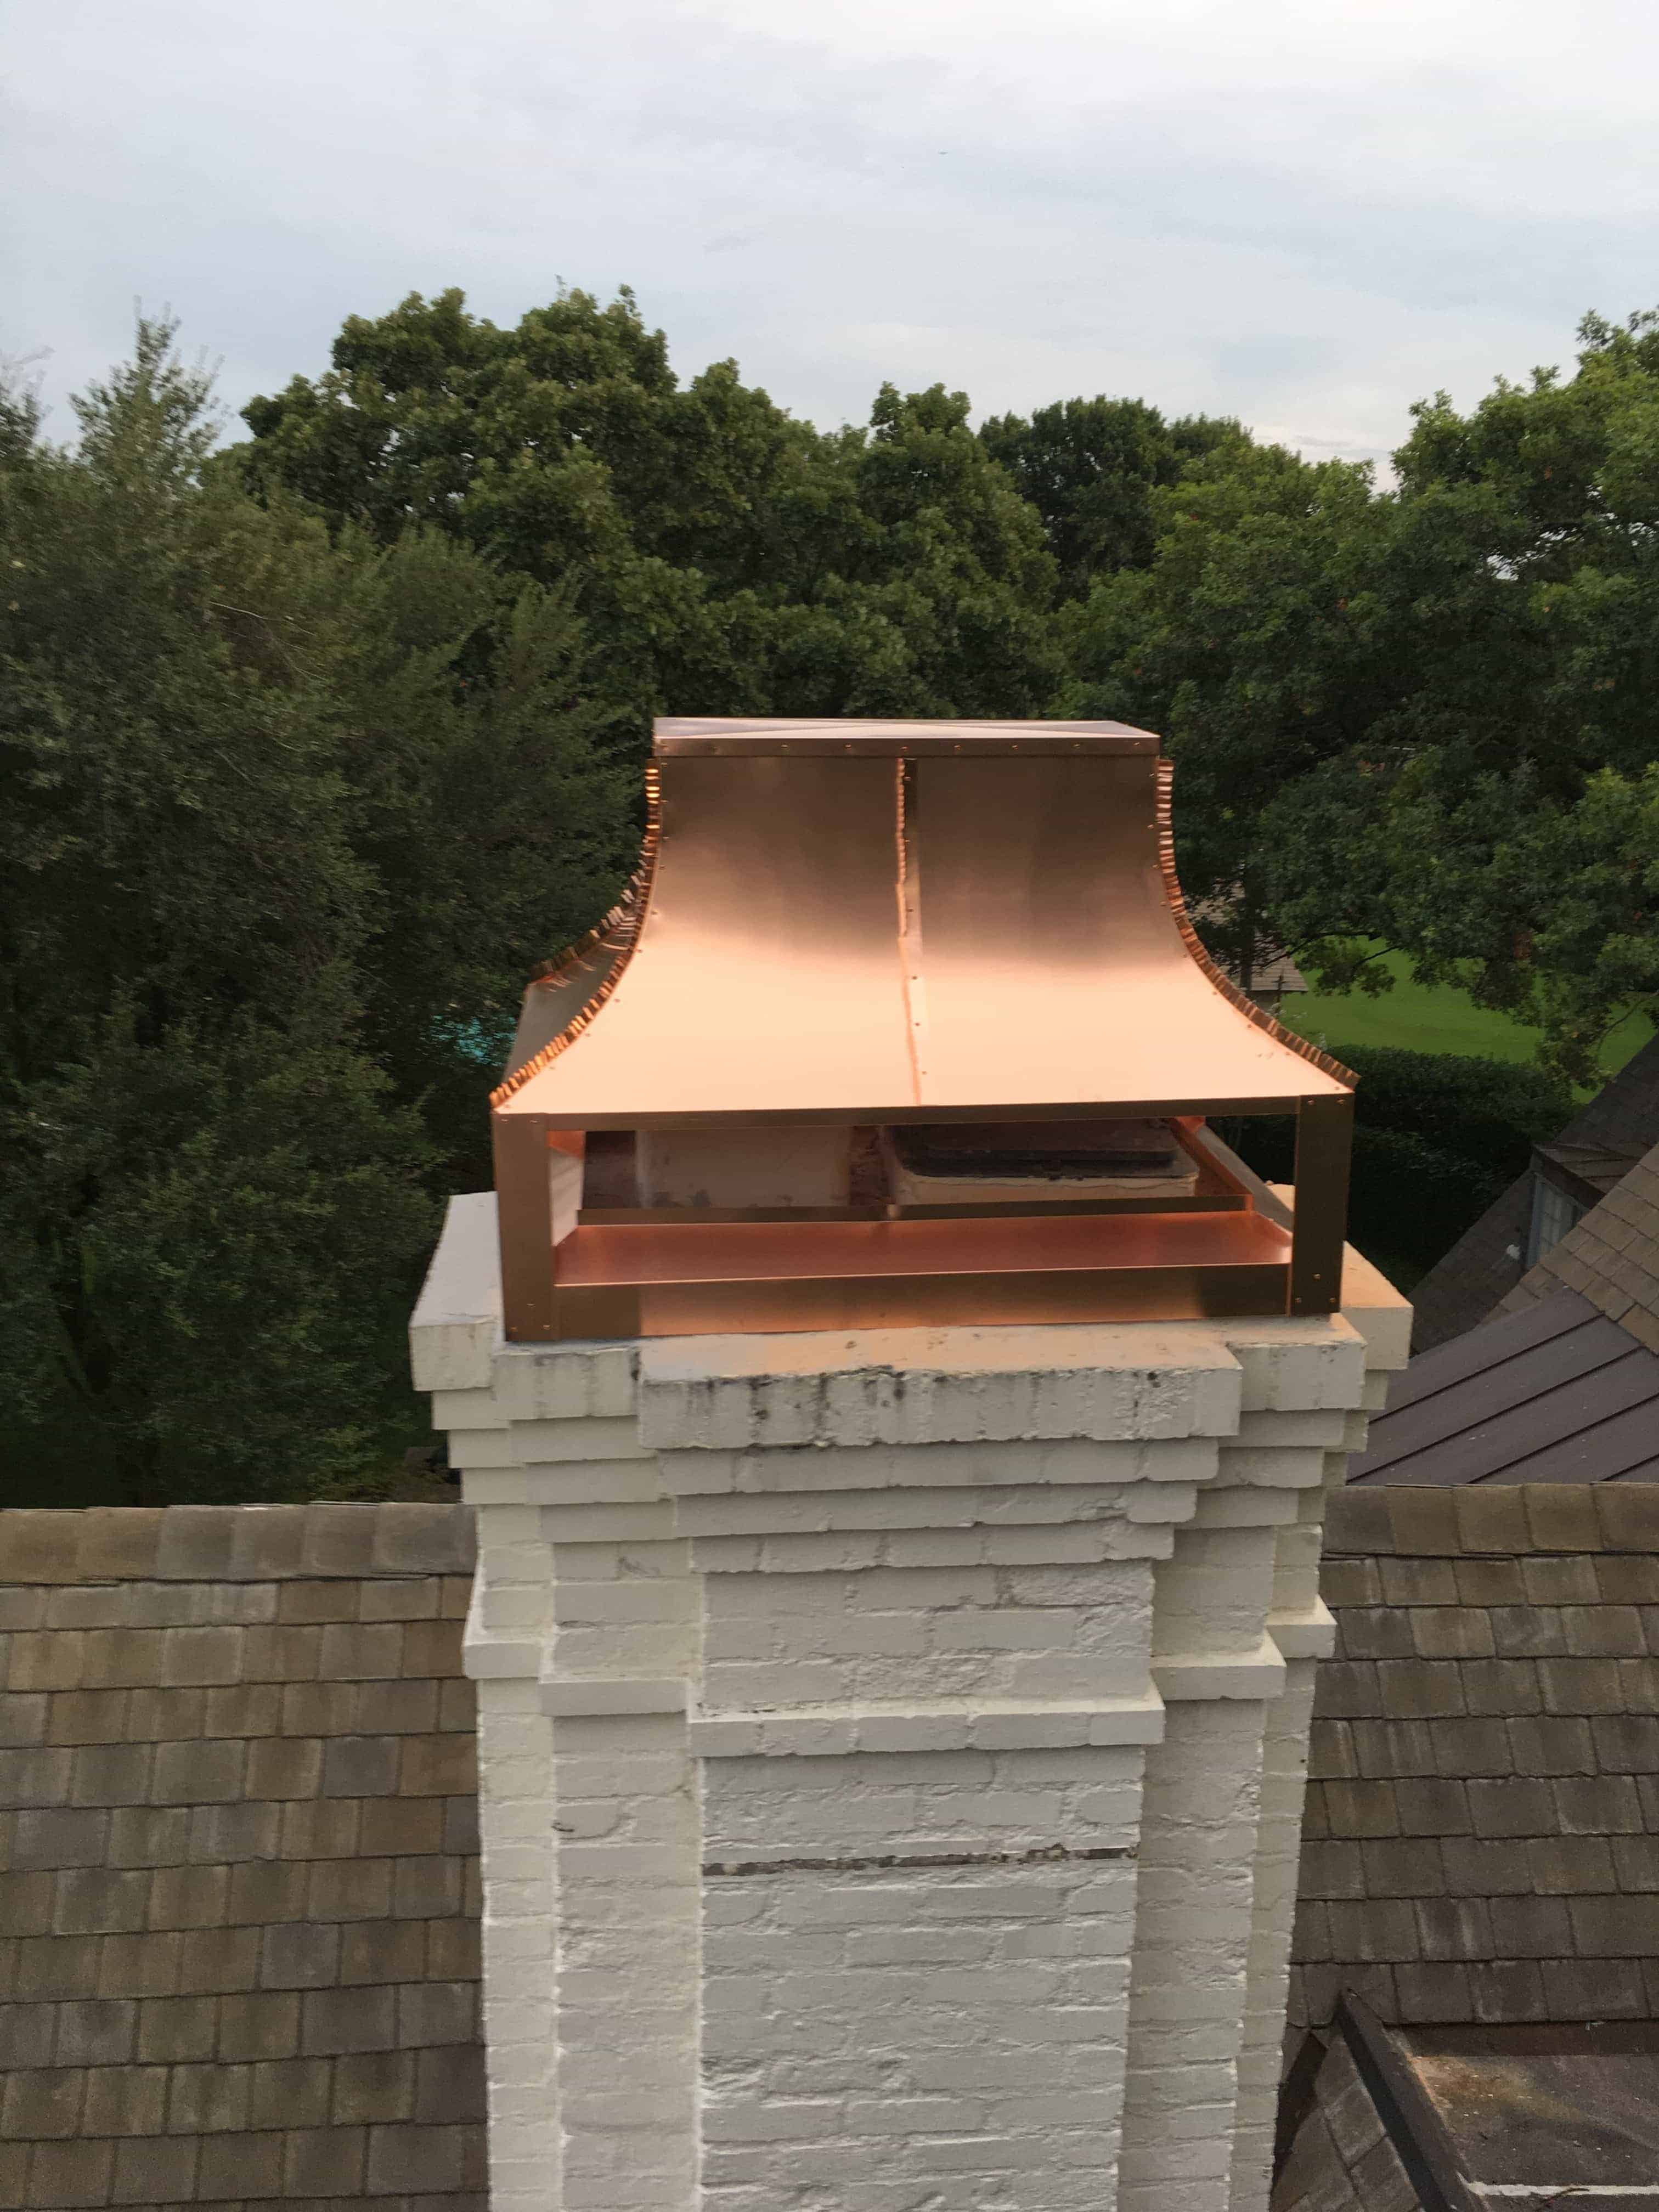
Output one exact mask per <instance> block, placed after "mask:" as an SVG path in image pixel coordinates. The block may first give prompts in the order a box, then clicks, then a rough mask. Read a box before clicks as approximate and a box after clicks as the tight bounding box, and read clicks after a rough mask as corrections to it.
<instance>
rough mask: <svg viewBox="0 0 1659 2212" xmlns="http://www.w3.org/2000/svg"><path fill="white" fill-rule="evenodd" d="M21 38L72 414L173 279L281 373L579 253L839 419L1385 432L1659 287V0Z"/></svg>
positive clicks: (1186, 3) (29, 182)
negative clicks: (1229, 420) (1208, 417)
mask: <svg viewBox="0 0 1659 2212" xmlns="http://www.w3.org/2000/svg"><path fill="white" fill-rule="evenodd" d="M10 48H11V75H10V82H9V90H8V94H7V114H6V126H7V131H8V137H9V144H10V146H11V148H12V153H13V158H12V161H11V164H10V172H11V179H12V184H11V190H12V192H13V194H14V196H15V197H16V198H17V199H18V200H20V201H21V202H22V203H23V204H21V205H18V206H15V207H14V209H13V210H12V220H11V222H10V223H9V230H10V233H11V236H12V238H13V240H14V241H19V240H21V243H17V242H14V245H13V247H12V249H11V251H12V261H13V266H12V269H11V271H10V273H9V278H8V282H7V284H6V287H5V293H4V297H5V299H6V301H7V302H8V307H7V312H6V318H5V321H4V325H3V327H0V347H3V349H5V350H7V351H9V352H11V353H14V354H15V353H23V352H29V351H33V349H36V348H39V347H40V346H43V345H46V346H51V347H52V349H53V354H52V361H51V362H50V364H49V368H48V386H49V390H50V392H51V394H52V397H53V398H54V399H55V400H56V401H58V403H59V404H58V410H57V412H56V413H55V415H54V417H53V420H54V424H55V425H58V426H62V425H63V424H64V421H65V417H66V410H64V409H63V407H62V405H61V400H62V396H63V394H64V392H67V391H68V390H69V389H71V388H73V387H74V386H77V385H79V384H81V383H83V382H84V381H85V380H87V378H88V376H90V375H95V374H100V373H101V371H102V370H103V368H105V367H106V364H107V362H109V360H110V359H111V358H112V357H113V356H116V355H118V354H119V353H120V352H121V351H122V350H123V349H124V348H125V343H126V337H127V332H128V326H129V323H130V318H131V303H132V301H133V300H134V298H135V297H141V298H143V300H144V301H146V303H147V304H150V305H155V304H158V303H160V302H161V301H170V302H171V303H172V305H173V307H175V309H177V310H178V311H179V313H180V314H181V315H182V316H183V318H184V320H185V337H186V338H187V339H188V340H190V341H191V342H193V343H200V344H202V345H204V346H205V347H206V348H207V349H209V350H210V352H212V353H214V354H216V355H220V356H222V357H223V362H224V369H223V386H224V390H225V393H226V397H227V398H228V399H229V400H230V401H231V402H232V403H233V404H240V402H241V401H242V400H243V399H244V398H246V397H247V396H248V395H249V394H250V393H252V392H256V391H261V390H267V391H268V390H270V389H271V388H273V387H274V386H276V385H279V384H280V383H282V382H283V381H284V380H286V379H287V377H288V376H289V375H290V374H293V373H295V371H297V370H303V371H306V372H308V373H314V372H315V371H316V370H317V369H319V368H321V367H323V366H324V365H325V362H326V358H327V349H328V344H329V341H330V339H331V336H332V334H333V332H334V331H335V330H336V329H337V327H338V325H339V323H340V321H341V320H342V319H343V317H344V316H345V315H347V314H349V313H365V314H374V313H380V312H381V311H383V310H384V309H385V308H386V307H389V306H391V305H392V304H393V303H394V302H395V301H397V300H398V298H399V297H400V296H401V295H403V294H404V292H406V291H408V290H410V289H421V290H423V291H427V292H432V291H436V290H438V289H442V288H443V287H445V286H447V285H449V284H460V285H461V286H463V287H464V288H465V289H466V291H467V292H468V293H469V295H470V296H471V300H472V301H473V304H474V305H475V306H476V307H477V308H478V309H479V310H480V311H482V312H483V313H489V314H492V315H495V317H497V318H498V319H514V318H516V316H517V315H518V314H520V313H522V312H523V311H524V309H525V308H526V307H530V306H532V305H533V304H535V303H536V302H538V301H541V300H544V299H545V298H546V297H548V296H549V295H550V293H551V292H552V291H553V289H554V288H555V286H556V283H557V281H558V280H559V279H560V278H561V277H562V278H564V279H566V280H567V281H568V282H571V283H579V284H581V285H584V286H586V287H587V288H588V289H593V290H596V291H599V293H601V294H608V293H609V292H610V291H611V290H612V289H614V287H615V286H616V285H617V284H618V283H632V284H633V285H634V286H635V289H636V290H637V291H638V293H639V295H640V298H641V306H642V307H643V308H644V310H645V312H646V313H647V315H648V316H649V317H650V318H651V319H653V320H654V321H658V322H660V323H661V324H662V325H664V326H665V328H666V329H667V331H668V333H669V337H670V340H671V345H672V348H673V353H674V358H675V362H676V364H677V366H678V368H680V369H681V371H682V373H683V374H689V373H690V372H692V371H694V370H695V369H696V368H699V367H701V366H702V363H703V362H706V361H708V360H709V359H711V358H717V357H720V356H726V355H728V354H733V355H736V356H737V357H738V360H739V361H740V362H741V363H742V365H743V368H744V373H745V374H747V375H749V376H750V377H751V378H753V379H755V380H757V381H760V382H763V383H764V384H766V385H767V386H768V387H769V389H770V390H771V391H772V392H773V393H774V395H775V397H776V398H779V399H780V400H781V401H783V402H784V403H785V404H787V405H789V406H791V407H793V408H794V409H796V410H798V411H800V412H802V413H805V414H809V415H811V416H815V417H816V418H817V419H819V420H821V421H825V422H834V421H836V420H839V419H842V418H843V417H852V418H854V419H858V418H861V417H862V416H864V414H865V413H866V410H867V407H868V403H869V399H870V397H871V394H872V391H873V389H874V387H875V386H876V385H877V384H878V382H879V381H880V380H882V379H883V378H884V377H892V378H894V379H895V380H898V381H901V382H903V383H906V384H909V385H915V384H920V383H927V382H932V381H933V380H936V379H939V380H944V381H945V382H947V383H949V384H951V385H952V386H963V387H965V388H966V389H968V390H969V392H971V394H972V395H973V398H974V400H975V404H976V406H977V407H978V408H979V409H980V410H981V411H982V412H989V411H1000V410H1006V409H1008V408H1020V409H1024V408H1029V407H1030V406H1032V405H1035V404H1041V403H1042V401H1043V400H1045V399H1047V398H1056V397H1063V396H1065V395H1066V394H1068V393H1071V392H1096V391H1112V392H1133V393H1141V394H1144V395H1145V396H1146V397H1147V398H1151V399H1153V400H1154V401H1156V402H1157V403H1158V404H1161V405H1163V406H1164V407H1165V408H1167V409H1170V410H1174V411H1181V410H1188V409H1194V408H1202V409H1205V410H1210V411H1213V412H1223V413H1237V414H1240V415H1243V416H1244V417H1245V419H1246V420H1248V421H1249V422H1253V423H1254V424H1255V426H1256V427H1257V428H1260V429H1261V430H1263V431H1265V432H1267V434H1269V435H1275V436H1280V437H1284V438H1285V439H1287V440H1289V441H1291V442H1292V443H1296V444H1299V445H1302V446H1304V447H1305V448H1306V449H1307V450H1308V451H1309V452H1310V453H1328V452H1341V453H1381V452H1384V451H1386V450H1387V448H1388V447H1389V446H1391V445H1392V444H1393V443H1395V441H1397V440H1398V438H1399V437H1400V436H1401V435H1402V434H1403V431H1404V429H1405V427H1406V422H1407V412H1406V410H1407V406H1408V404H1409V402H1410V401H1411V400H1412V399H1413V398H1415V397H1417V396H1419V395H1420V394H1421V393H1423V392H1427V391H1429V390H1431V389H1433V388H1434V387H1436V386H1441V385H1445V386H1450V387H1451V388H1452V389H1453V390H1454V391H1455V392H1456V394H1457V396H1458V397H1459V398H1460V399H1462V400H1464V401H1466V402H1467V401H1468V400H1471V399H1473V398H1475V397H1476V396H1478V394H1479V392H1480V391H1481V390H1482V389H1484V388H1485V386H1486V384H1487V383H1488V381H1489V380H1490V379H1491V377H1492V375H1493V374H1495V373H1497V372H1498V371H1499V370H1503V371H1504V372H1506V373H1509V374H1524V373H1525V372H1526V370H1527V369H1528V368H1530V367H1531V366H1532V364H1533V363H1534V362H1536V361H1541V360H1552V361H1553V360H1560V359H1562V358H1564V357H1565V356H1568V355H1569V354H1570V353H1571V343H1572V339H1571V333H1572V328H1573V325H1574V324H1575V323H1576V321H1577V317H1578V316H1579V314H1580V313H1582V312H1583V309H1584V308H1586V307H1592V306H1594V307H1600V308H1601V309H1603V310H1604V311H1605V312H1607V313H1613V314H1620V313H1624V312H1625V311H1626V310H1627V309H1628V308H1630V307H1638V306H1644V305H1648V304H1651V303H1653V302H1654V301H1656V300H1659V256H1656V253H1655V251H1654V248H1653V245H1652V240H1653V238H1654V236H1655V234H1656V233H1655V225H1654V217H1655V215H1656V212H1659V140H1656V138H1655V136H1654V133H1653V131H1652V127H1651V112H1650V111H1651V89H1652V86H1653V84H1654V82H1655V81H1656V76H1659V15H1656V14H1655V12H1654V11H1653V10H1652V9H1650V8H1649V7H1646V6H1637V5H1632V4H1626V0H1580V4H1579V5H1577V7H1576V8H1563V7H1561V6H1560V5H1559V0H1553V4H1551V5H1545V4H1543V0H1231V4H1228V0H1158V6H1157V7H1156V8H1155V9H1153V8H1148V7H1146V5H1145V4H1144V0H1142V4H1139V5H1136V6H1129V5H1126V4H1123V0H1026V3H1025V4H1024V5H1023V6H1021V7H1019V8H1018V9H1016V8H1013V7H1011V6H1009V5H1008V4H1007V0H995V4H994V3H993V0H832V4H822V0H820V4H814V5H812V6H810V7H809V6H806V5H804V4H801V0H560V4H557V5H547V4H545V0H473V4H471V6H469V7H468V8H466V9H457V8H455V7H454V6H453V0H443V4H440V0H395V4H393V0H288V4H287V5H286V6H285V7H283V9H279V10H259V11H254V10H252V9H247V8H246V7H244V6H242V5H240V4H235V0H148V4H147V5H146V6H145V7H144V8H143V9H132V8H131V7H130V6H127V5H121V4H115V0H55V4H54V5H53V6H52V7H51V8H49V9H33V10H31V11H29V12H28V13H27V15H14V17H13V19H12V23H11V38H10Z"/></svg>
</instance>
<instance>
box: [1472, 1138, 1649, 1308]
mask: <svg viewBox="0 0 1659 2212" xmlns="http://www.w3.org/2000/svg"><path fill="white" fill-rule="evenodd" d="M1564 1286H1565V1288H1566V1289H1568V1290H1570V1291H1577V1292H1579V1293H1580V1294H1581V1295H1582V1296H1583V1297H1586V1298H1588V1299H1589V1302H1590V1304H1592V1305H1593V1306H1595V1307H1596V1308H1597V1309H1598V1310H1600V1311H1601V1313H1604V1314H1606V1315H1607V1317H1608V1318H1609V1319H1610V1320H1612V1321H1616V1322H1618V1323H1619V1325H1620V1328H1623V1329H1626V1330H1627V1331H1628V1332H1629V1334H1631V1335H1632V1336H1633V1337H1635V1338H1636V1340H1637V1341H1638V1343H1640V1344H1644V1345H1646V1346H1647V1347H1648V1349H1649V1350H1650V1352H1659V1144H1656V1145H1655V1146H1653V1148H1652V1150H1651V1151H1650V1152H1648V1153H1647V1154H1646V1155H1645V1156H1644V1158H1642V1159H1640V1160H1638V1163H1637V1164H1636V1165H1635V1166H1634V1167H1633V1168H1632V1169H1630V1170H1629V1171H1628V1172H1627V1173H1626V1174H1625V1175H1624V1176H1621V1177H1620V1180H1619V1182H1616V1183H1615V1184H1614V1185H1613V1188H1612V1189H1610V1190H1609V1191H1608V1192H1607V1195H1606V1197H1605V1198H1603V1199H1602V1200H1601V1203H1600V1204H1599V1205H1598V1206H1595V1207H1594V1208H1593V1209H1592V1210H1591V1211H1590V1212H1589V1213H1587V1214H1586V1215H1585V1216H1584V1218H1583V1220H1582V1221H1580V1222H1579V1223H1577V1225H1576V1226H1574V1227H1573V1228H1571V1229H1570V1230H1569V1231H1567V1233H1566V1235H1565V1237H1563V1238H1562V1239H1561V1241H1560V1243H1559V1244H1555V1245H1552V1247H1551V1248H1550V1249H1549V1250H1548V1251H1547V1252H1546V1253H1545V1254H1544V1255H1542V1257H1541V1259H1540V1260H1539V1261H1538V1264H1537V1265H1536V1266H1535V1267H1533V1268H1532V1269H1531V1270H1530V1271H1529V1272H1528V1273H1527V1274H1526V1275H1525V1276H1523V1277H1522V1280H1521V1281H1520V1282H1519V1283H1517V1284H1516V1287H1515V1288H1514V1290H1512V1291H1510V1294H1509V1296H1508V1297H1506V1298H1505V1299H1504V1302H1503V1304H1502V1305H1500V1306H1499V1308H1498V1312H1499V1313H1500V1314H1521V1313H1527V1312H1529V1311H1531V1310H1533V1309H1534V1308H1535V1307H1536V1306H1537V1305H1538V1304H1541V1303H1542V1302H1547V1301H1548V1300H1550V1299H1552V1298H1554V1297H1558V1296H1559V1293H1560V1291H1561V1290H1562V1288H1563V1287H1564Z"/></svg>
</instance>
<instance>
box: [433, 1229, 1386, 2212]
mask: <svg viewBox="0 0 1659 2212" xmlns="http://www.w3.org/2000/svg"><path fill="white" fill-rule="evenodd" d="M493 1246H494V1224H493V1201H490V1200H487V1199H483V1200H480V1199H472V1200H456V1201H454V1202H453V1205H452V1208H451V1214H450V1221H449V1225H448V1226H447V1229H446V1232H445V1237H444V1241H443V1243H442V1245H441V1248H440V1251H439V1255H438V1257H437V1259H436V1260H435V1263H434V1267H433V1271H432V1274H431V1277H430V1278H429V1279H428V1285H427V1288H426V1291H424V1293H423V1294H422V1302H421V1305H420V1307H419V1309H418V1310H417V1312H416V1320H415V1325H414V1328H413V1331H412V1336H413V1341H414V1346H415V1364H416V1376H417V1380H418V1381H419V1383H421V1385H422V1387H423V1388H426V1389H430V1390H431V1391H432V1392H433V1393H434V1417H435V1421H437V1422H438V1424H439V1425H442V1426H446V1427H447V1428H448V1429H449V1431H450V1434H451V1439H452V1456H453V1461H454V1463H455V1464H457V1465H458V1466H459V1467H461V1468H463V1470H464V1474H463V1482H464V1491H465V1496H466V1497H467V1498H468V1499H469V1500H470V1501H471V1503H473V1504H475V1505H476V1506H477V1509H478V1517H479V1536H480V1549H479V1565H478V1571H477V1583H476V1587H475V1592H474V1599H473V1605H472V1609H471V1614H470V1617H469V1621H468V1626H467V1635H466V1652H467V1665H468V1668H469V1670H470V1671H471V1673H472V1674H474V1675H475V1676H476V1677H477V1680H478V1682H479V1692H480V1723H479V1727H480V1739H479V1748H480V1771H481V1796H482V1801H483V1881H484V1942H485V1960H486V1966H485V1972H486V1999H485V2008H486V2035H487V2039H488V2044H489V2076H490V2158H491V2204H492V2212H693V2208H709V2209H710V2212H712V2209H713V2208H719V2212H831V2208H833V2212H924V2208H925V2212H1072V2208H1077V2212H1084V2208H1086V2212H1265V2207H1266V2201H1267V2197H1266V2190H1267V2180H1266V2176H1267V2155H1268V2151H1269V2149H1270V2142H1271V2123H1272V2112H1273V2094H1274V2090H1275V2087H1276V2072H1277V2057H1278V2048H1279V2035H1280V2032H1281V2026H1282V2015H1283V2007H1284V1990H1285V1972H1286V1960H1287V1957H1288V1943H1289V1917H1290V1909H1291V1902H1292V1900H1293V1893H1294V1872H1295V1851H1296V1838H1297V1827H1298V1824H1299V1815H1300V1808H1301V1795H1302V1788H1303V1777H1304V1771H1305V1746H1306V1734H1307V1718H1308V1700H1309V1698H1310V1684H1311V1676H1312V1670H1313V1662H1314V1656H1315V1655H1316V1652H1317V1651H1318V1650H1322V1649H1323V1648H1324V1644H1323V1642H1322V1639H1323V1638H1325V1637H1327V1636H1328V1617H1327V1616H1325V1615H1324V1613H1323V1609H1322V1607H1320V1605H1319V1602H1318V1595H1317V1588H1316V1571H1317V1562H1318V1540H1319V1528H1320V1519H1321V1514H1322V1504H1323V1496H1324V1486H1325V1485H1327V1484H1328V1482H1329V1481H1330V1480H1332V1479H1333V1478H1334V1475H1335V1474H1340V1468H1341V1464H1342V1454H1343V1452H1344V1450H1345V1449H1348V1448H1351V1446H1352V1443H1353V1442H1354V1440H1355V1438H1356V1437H1357V1436H1358V1434H1360V1433H1361V1431H1362V1430H1363V1416H1362V1415H1361V1414H1360V1413H1359V1412H1358V1409H1359V1408H1360V1407H1364V1406H1374V1405H1375V1404H1376V1402H1379V1396H1378V1392H1377V1389H1376V1383H1377V1381H1378V1372H1379V1370H1382V1369H1383V1368H1386V1367H1392V1366H1394V1365H1395V1364H1399V1361H1400V1359H1401V1358H1403V1356H1404V1354H1403V1350H1402V1347H1403V1346H1404V1343H1405V1333H1404V1328H1403V1327H1402V1325H1401V1318H1400V1316H1401V1313H1402V1312H1403V1311H1404V1308H1403V1305H1402V1304H1401V1301H1399V1300H1397V1299H1394V1298H1393V1297H1392V1294H1391V1293H1388V1292H1387V1291H1386V1286H1383V1288H1381V1289H1379V1287H1378V1279H1376V1278H1375V1277H1374V1276H1372V1275H1371V1274H1370V1273H1369V1271H1367V1272H1364V1273H1352V1267H1351V1279H1352V1283H1353V1285H1355V1286H1356V1297H1355V1303H1354V1304H1353V1305H1352V1309H1351V1310H1349V1311H1348V1312H1347V1314H1346V1317H1334V1318H1333V1319H1330V1320H1328V1321H1294V1322H1292V1321H1272V1320H1268V1321H1237V1322H1229V1321H1221V1320H1218V1321H1213V1322H1194V1323H1179V1324H1177V1323H1156V1324H1153V1323H1147V1324H1141V1325H1139V1326H1105V1325H1102V1326H1098V1327H1090V1328H1018V1329H994V1328H984V1329H942V1330H884V1331H872V1332H867V1333H863V1334H854V1335H851V1336H848V1335H847V1334H833V1335H822V1336H811V1335H781V1336H745V1337H726V1338H710V1339H695V1340H694V1339H679V1340H658V1341H653V1342H647V1343H643V1344H638V1345H632V1344H624V1345H618V1344H609V1343H607V1344H550V1345H541V1346H508V1345H506V1344H505V1343H503V1342H502V1341H501V1335H500V1325H499V1295H498V1292H497V1291H496V1288H495V1279H494V1273H493V1264H491V1263H492V1261H493ZM1349 1279H1350V1278H1345V1282H1346V1281H1348V1280H1349Z"/></svg>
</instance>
